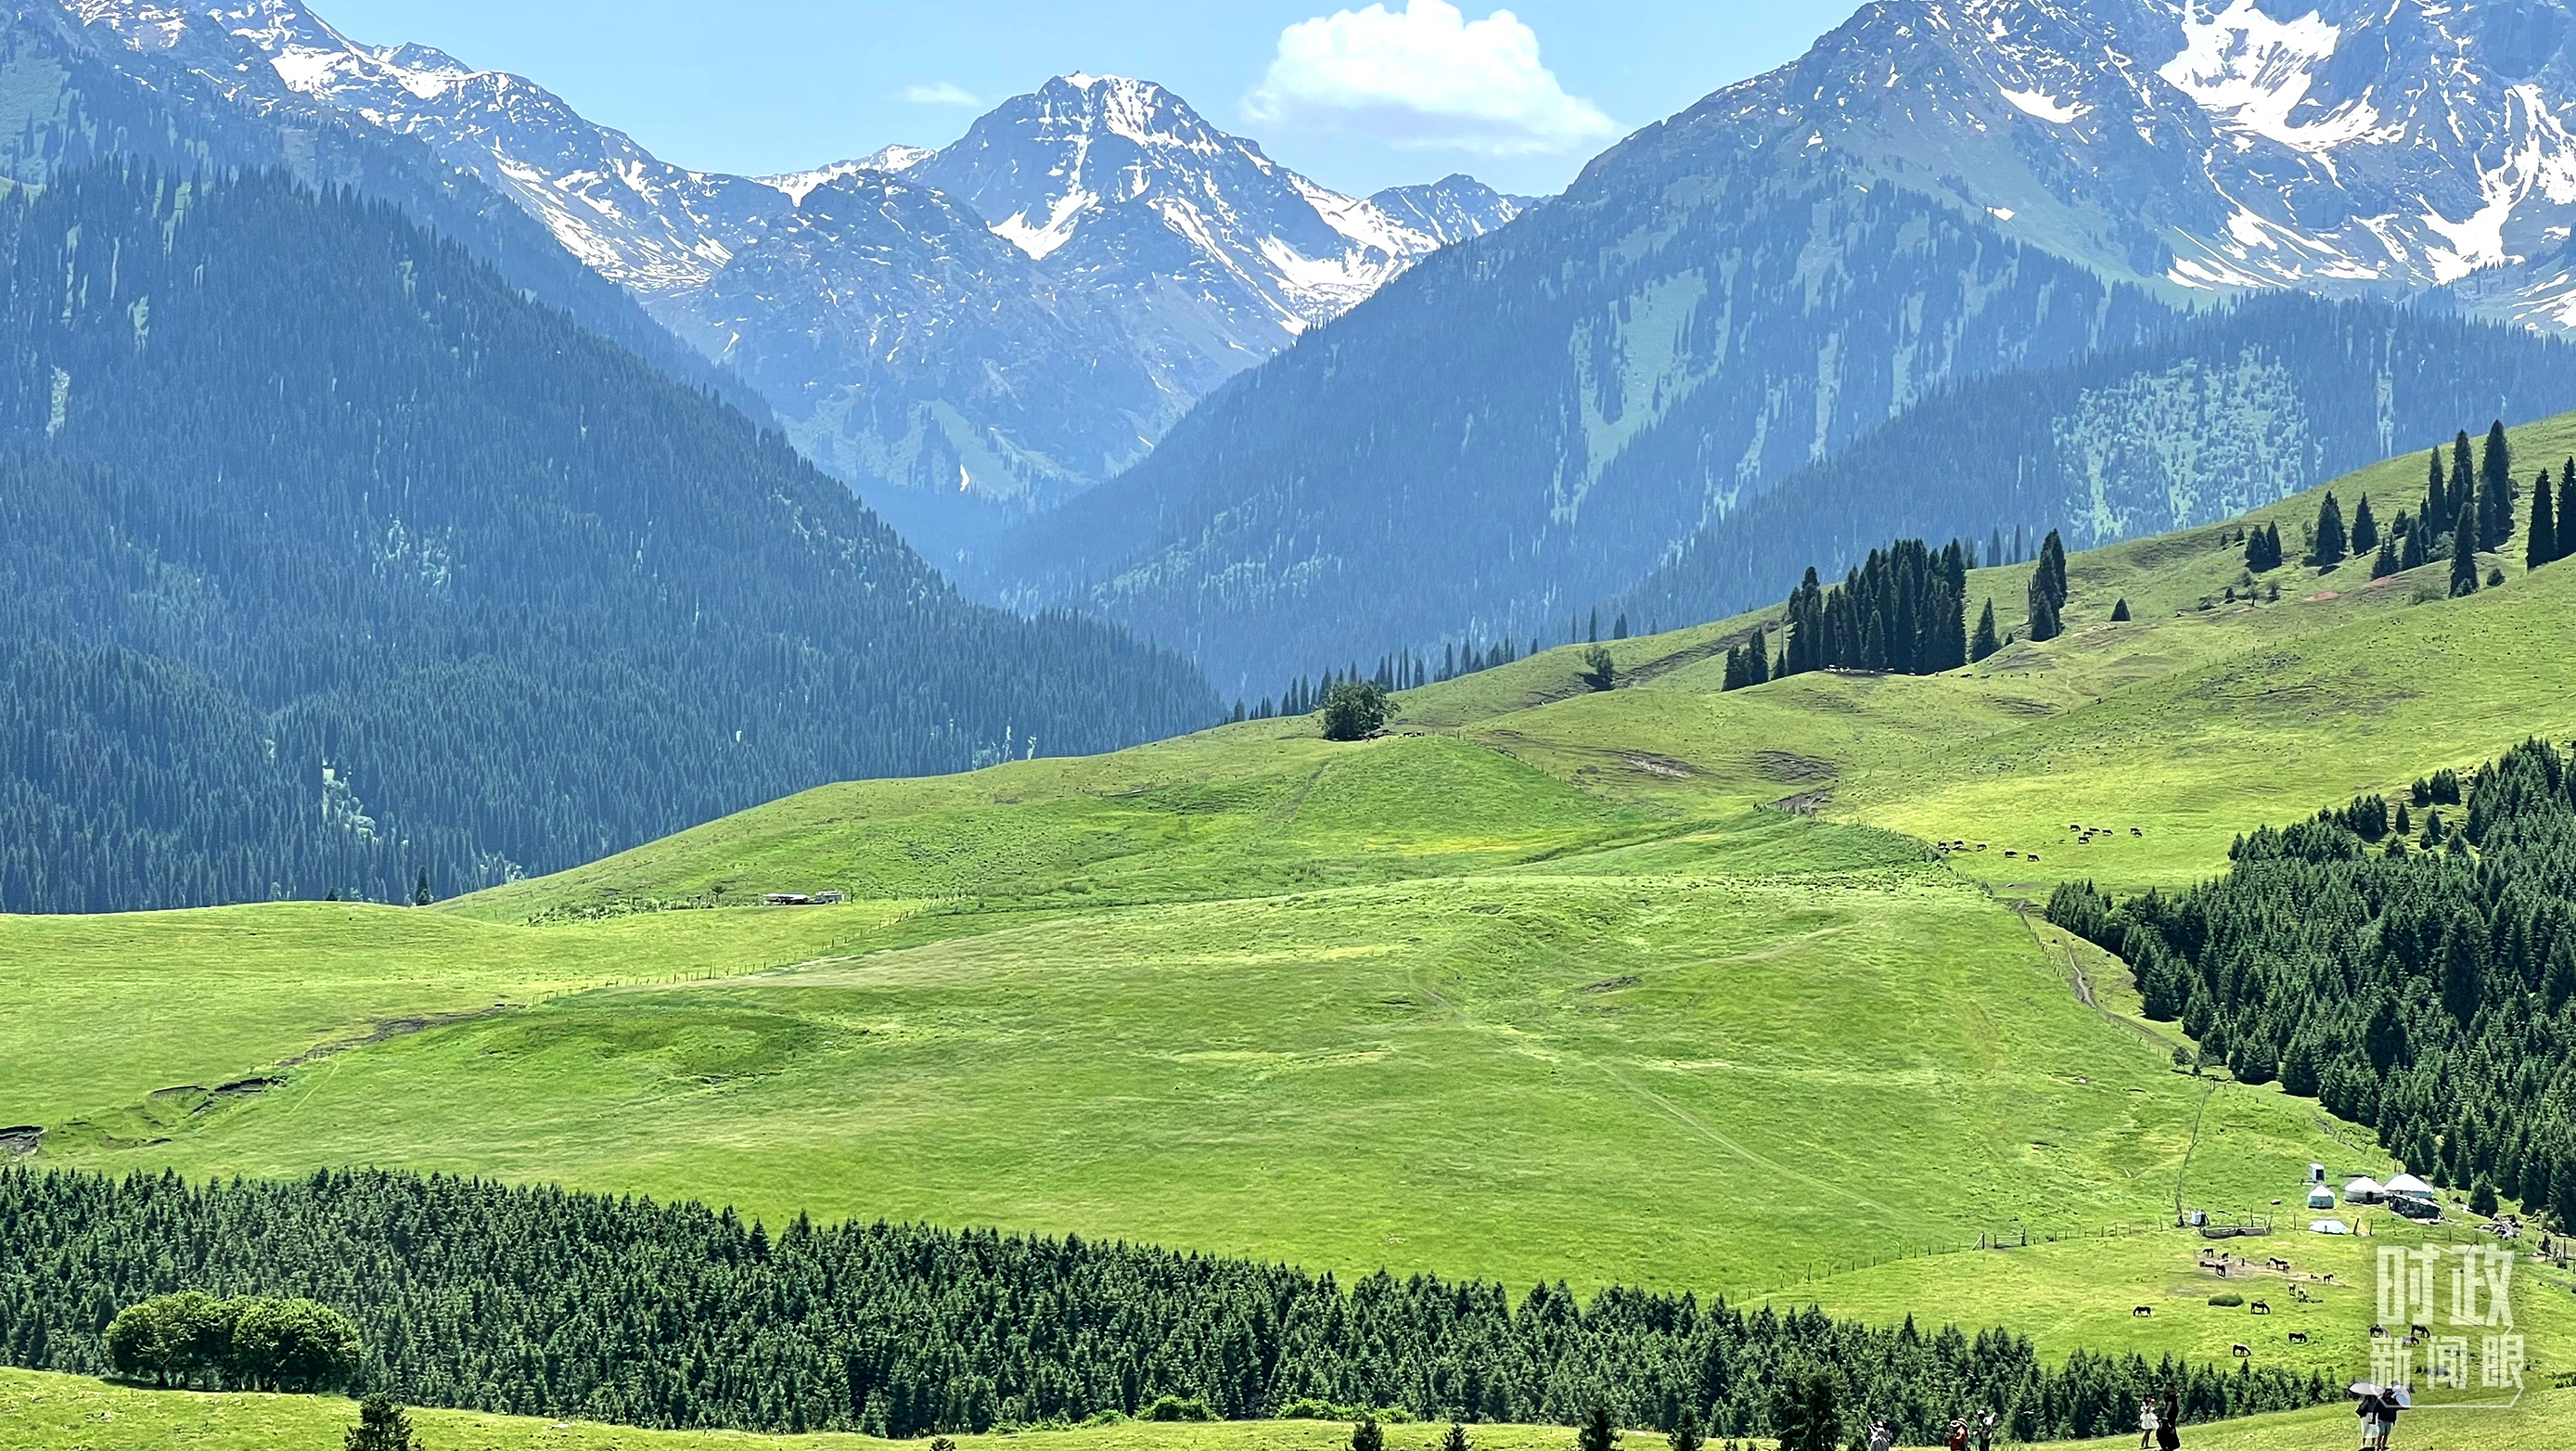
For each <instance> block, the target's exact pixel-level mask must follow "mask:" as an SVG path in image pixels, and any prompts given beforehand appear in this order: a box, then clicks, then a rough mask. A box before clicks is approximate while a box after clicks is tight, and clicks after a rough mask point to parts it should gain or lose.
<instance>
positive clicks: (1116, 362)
mask: <svg viewBox="0 0 2576 1451" xmlns="http://www.w3.org/2000/svg"><path fill="white" fill-rule="evenodd" d="M17 11H18V13H20V14H22V15H25V16H30V17H50V18H51V19H53V20H55V21H56V22H57V24H58V25H59V26H60V27H61V28H63V29H66V30H69V31H74V32H80V31H81V28H82V27H86V31H85V32H83V33H85V37H86V42H87V44H88V46H89V48H90V49H91V50H92V51H93V52H94V54H95V56H96V57H97V58H99V59H100V60H101V61H102V62H103V63H105V64H107V65H109V66H111V67H115V68H120V69H123V70H125V71H127V72H130V73H132V74H135V75H137V76H148V77H151V78H153V79H154V83H155V84H159V83H161V78H177V79H180V80H184V81H185V82H186V83H187V84H189V85H190V86H192V87H194V88H195V89H197V90H198V91H200V92H202V93H203V94H204V95H205V96H208V97H212V98H216V99H217V100H218V102H219V103H228V104H229V105H231V106H232V107H234V108H236V109H238V110H241V111H246V112H249V113H251V114H253V115H258V116H265V117H277V116H285V115H290V114H311V113H317V112H318V113H322V114H325V115H329V116H332V117H334V118H337V120H338V121H339V122H340V123H341V124H342V125H343V126H345V127H346V128H348V129H350V130H351V131H353V132H365V131H373V132H378V133H382V134H384V135H388V136H392V137H397V138H405V139H409V140H412V141H416V142H418V143H420V144H421V145H422V146H423V147H425V148H426V150H427V152H428V153H429V154H431V155H434V156H435V157H436V158H437V159H438V160H439V161H440V162H443V163H444V164H445V165H446V166H447V167H449V168H452V169H453V170H454V171H455V172H457V173H459V174H461V175H463V176H466V177H470V178H472V179H473V180H474V181H476V182H479V183H481V185H482V186H483V187H484V188H488V190H489V191H490V193H492V194H494V195H497V196H500V197H503V198H506V199H507V200H508V201H509V202H511V203H513V204H515V205H516V206H517V207H518V208H520V209H521V210H522V211H524V212H525V213H526V214H527V215H528V216H529V217H532V218H534V219H535V220H536V221H538V222H540V223H542V224H543V225H544V226H545V227H546V228H547V229H548V230H549V231H551V232H552V233H553V234H554V236H555V237H556V239H557V240H558V241H559V242H560V243H561V244H562V246H563V247H564V249H565V250H566V251H568V252H570V253H571V254H572V255H573V256H574V257H576V258H578V259H579V260H580V261H581V262H582V263H583V264H584V265H585V266H587V267H589V268H590V269H592V270H593V271H594V272H596V273H597V274H598V275H599V276H601V277H604V278H606V279H608V280H610V281H612V282H615V283H617V284H619V285H620V286H622V287H624V288H626V289H628V290H629V291H631V292H632V293H633V294H634V296H635V297H636V298H637V299H639V300H640V301H641V302H642V303H643V305H644V306H645V307H646V309H648V310H649V311H650V312H651V313H652V315H653V316H654V317H656V318H658V319H660V320H661V322H662V323H663V324H664V325H665V326H666V327H668V328H669V329H671V330H672V331H673V332H675V333H677V334H679V335H681V336H682V337H685V338H687V339H688V340H690V341H691V342H692V343H694V344H696V345H697V346H698V347H699V348H700V349H702V350H703V351H704V353H705V354H706V355H707V356H709V357H712V358H716V359H719V360H722V361H725V362H728V363H732V364H734V365H736V366H737V367H738V368H739V369H740V371H741V372H742V373H743V374H744V375H745V376H746V377H748V378H750V379H752V380H753V381H754V383H755V385H756V387H757V389H758V391H759V393H760V395H761V396H762V397H763V398H764V399H765V400H766V401H767V402H768V403H769V404H770V405H771V406H772V407H774V408H775V409H776V410H777V412H778V414H779V416H780V417H781V418H782V419H783V420H784V421H785V423H786V424H787V427H788V431H789V434H790V436H791V437H792V438H793V439H794V440H795V441H796V442H797V444H798V445H799V447H800V448H802V449H804V450H805V451H806V453H807V454H808V455H809V456H810V457H813V458H815V459H817V460H818V461H820V462H822V463H824V464H825V465H826V466H828V467H831V468H833V469H834V470H836V471H838V472H840V473H841V474H842V475H843V476H844V477H846V478H848V479H850V480H851V481H852V482H854V483H856V484H858V485H860V486H861V487H863V488H869V489H870V492H871V493H874V492H875V490H874V489H873V488H872V487H871V486H873V485H877V484H880V483H882V484H893V485H898V486H901V487H904V488H907V489H912V490H916V491H920V493H921V494H922V495H923V496H924V499H925V500H927V501H930V502H936V501H937V500H939V499H942V498H944V499H947V500H949V501H951V502H955V501H957V500H959V499H960V498H962V500H963V501H964V502H965V503H966V504H967V505H968V506H969V507H968V508H967V510H966V511H965V512H963V513H957V514H954V516H953V517H952V518H951V519H950V522H951V523H953V524H956V525H959V526H960V527H962V528H964V529H965V531H966V535H967V536H971V535H972V534H973V533H974V532H975V529H976V528H977V527H979V525H978V521H981V520H985V519H988V518H989V519H996V520H998V519H999V518H1002V517H1004V515H1003V514H997V513H994V512H993V511H992V510H991V509H989V508H986V509H977V508H974V507H972V506H975V505H979V504H980V505H994V504H1000V505H1004V506H1007V510H1008V511H1010V512H1023V513H1024V512H1025V511H1027V510H1029V509H1031V508H1036V507H1041V506H1043V505H1045V504H1048V503H1052V502H1055V501H1057V500H1060V499H1062V498H1065V497H1069V496H1070V495H1071V494H1073V493H1077V492H1079V491H1080V490H1081V489H1083V488H1085V487H1087V486H1088V485H1090V484H1091V483H1092V482H1094V481H1096V480H1097V479H1099V478H1102V477H1105V476H1106V475H1108V474H1110V473H1113V472H1115V471H1117V470H1118V469H1120V468H1123V467H1126V466H1127V465H1129V464H1132V463H1133V462H1134V461H1135V460H1137V459H1138V458H1140V457H1142V456H1143V455H1144V454H1145V452H1146V451H1147V450H1149V449H1150V448H1151V447H1152V446H1153V444H1154V442H1155V441H1156V440H1157V439H1159V438H1160V437H1161V436H1162V433H1163V432H1164V430H1165V429H1167V428H1168V427H1169V426H1170V425H1171V423H1172V422H1173V421H1174V420H1175V419H1177V418H1178V417H1179V416H1180V415H1181V414H1182V413H1183V412H1185V411H1186V410H1187V409H1188V408H1189V406H1190V405H1191V404H1192V403H1194V402H1196V401H1197V400H1198V399H1199V398H1200V397H1201V396H1203V395H1204V394H1205V393H1206V392H1207V391H1208V390H1209V389H1211V388H1213V387H1215V386H1216V385H1217V384H1219V383H1221V382H1223V381H1224V380H1225V379H1227V378H1229V377H1231V376H1233V375H1234V374H1235V373H1237V372H1239V371H1241V370H1242V369H1244V368H1246V367H1249V366H1251V365H1252V364H1254V363H1257V362H1259V361H1261V360H1262V359H1264V358H1267V357H1269V356H1270V355H1271V354H1273V353H1275V352H1277V351H1278V350H1279V349H1281V348H1283V347H1285V346H1287V345H1288V344H1289V343H1291V342H1293V341H1294V340H1295V339H1296V338H1297V336H1298V335H1299V334H1300V333H1302V332H1303V331H1304V330H1305V329H1306V328H1308V327H1311V326H1313V325H1314V324H1316V323H1319V322H1322V321H1324V320H1326V319H1328V318H1330V317H1333V316H1335V315H1336V314H1338V313H1340V312H1342V311H1344V310H1345V309H1347V308H1348V307H1350V306H1351V304H1353V303H1355V302H1357V301H1359V300H1360V299H1361V298H1363V297H1366V296H1367V295H1368V294H1369V293H1370V292H1372V291H1374V290H1375V289H1376V288H1378V287H1379V286H1382V285H1383V284H1384V283H1385V282H1386V281H1387V280H1388V279H1389V278H1391V277H1393V276H1395V275H1396V274H1398V273H1400V272H1401V271H1403V270H1404V268H1405V267H1407V266H1409V265H1411V264H1412V263H1413V262H1414V261H1415V260H1417V259H1418V258H1420V257H1422V256H1423V255H1425V254H1426V253H1428V252H1430V251H1432V250H1434V249H1436V248H1437V247H1439V246H1441V245H1442V244H1443V243H1444V242H1446V241H1453V240H1457V239H1459V238H1462V237H1466V236H1472V235H1475V234H1477V233H1478V232H1480V231H1484V230H1489V229H1491V228H1492V227H1495V226H1499V225H1501V224H1502V223H1503V222H1505V221H1508V220H1510V219H1511V217H1512V216H1514V215H1515V214H1517V212H1518V211H1519V210H1520V206H1521V204H1520V203H1519V202H1518V201H1516V200H1514V199H1511V198H1506V197H1502V196H1498V195H1496V194H1495V193H1493V192H1491V191H1490V190H1487V189H1486V188H1484V187H1482V186H1480V185H1478V184H1477V183H1476V182H1474V181H1472V180H1470V179H1468V178H1466V177H1451V178H1449V179H1448V180H1446V181H1443V182H1438V183H1434V184H1432V185H1430V186H1426V187H1415V188H1406V189H1403V190H1402V191H1401V192H1399V193H1390V194H1389V198H1390V201H1389V204H1388V205H1387V206H1384V207H1381V206H1380V205H1379V203H1378V202H1377V201H1374V200H1358V199H1354V198H1350V197H1344V196H1340V195H1338V194H1336V193H1333V192H1331V191H1328V190H1326V189H1324V188H1322V187H1319V186H1317V185H1315V184H1314V183H1312V182H1310V181H1307V180H1306V179H1305V178H1303V177H1300V176H1297V175H1296V174H1295V173H1293V172H1290V171H1287V170H1286V169H1284V168H1282V167H1280V166H1278V165H1277V164H1275V163H1273V162H1272V161H1270V160H1269V159H1268V158H1267V157H1265V156H1264V155H1262V153H1261V150H1260V148H1259V147H1258V146H1255V145H1254V144H1252V143H1251V142H1248V141H1244V140H1241V139H1239V138H1236V137H1231V136H1227V135H1225V134H1224V133H1222V132H1220V131H1217V130H1216V129H1214V128H1213V127H1211V126H1209V125H1208V124H1207V122H1206V121H1204V120H1203V119H1201V118H1200V117H1199V116H1198V115H1197V114H1196V113H1195V112H1193V111H1192V110H1191V109H1190V108H1189V107H1188V106H1187V105H1186V104H1185V103H1183V102H1182V101H1181V100H1180V99H1179V98H1178V97H1176V96H1174V95H1172V94H1171V93H1170V92H1168V91H1165V90H1163V89H1162V88H1160V87H1158V86H1153V85H1150V84H1146V83H1143V82H1138V81H1128V80H1120V79H1115V78H1100V77H1090V76H1076V77H1065V78H1060V79H1057V80H1054V81H1050V82H1049V83H1048V84H1047V85H1046V86H1045V87H1043V88H1042V89H1040V90H1039V91H1037V92H1036V93H1034V94H1031V95H1027V96H1021V97H1017V98H1015V99H1013V100H1010V101H1007V102H1005V103H1004V104H1003V105H1002V106H1001V107H1000V108H999V109H997V110H996V111H994V112H993V114H991V115H989V116H986V117H985V118H983V119H982V120H980V121H978V122H977V123H976V124H975V126H974V127H973V129H972V130H970V131H969V133H968V134H967V136H966V137H965V138H964V139H963V140H962V141H960V142H959V143H958V144H956V145H955V146H952V147H949V148H947V149H946V150H944V151H940V152H935V153H934V152H928V151H924V150H921V149H919V148H914V147H888V148H886V149H885V150H882V151H880V152H878V153H876V154H874V155H872V156H869V157H865V158H861V159H857V160H852V161H844V162H838V163H834V164H832V165H829V166H824V167H819V168H816V169H814V170H812V171H805V172H797V173H790V174H786V175H781V176H774V177H765V178H750V177H739V176H726V175H722V174H716V173H706V172H694V171H689V170H686V169H684V168H681V167H677V166H673V165H671V164H669V163H667V162H664V161H662V160H660V159H659V158H657V157H655V156H653V155H652V154H651V153H649V152H647V151H646V150H644V149H643V148H642V147H640V146H638V145H636V144H635V142H634V141H633V140H632V139H631V138H629V137H627V136H626V135H625V134H623V133H622V132H619V131H616V130H612V129H610V128H608V127H604V126H600V125H597V124H595V123H593V122H591V121H589V120H587V119H585V118H584V117H582V116H581V115H580V114H578V113H577V112H575V111H574V110H573V109H572V108H571V107H570V106H569V105H567V104H565V102H564V101H563V100H562V99H561V98H560V97H557V96H555V95H554V94H552V93H551V92H549V91H547V90H545V89H544V88H543V87H542V86H539V85H536V84H533V83H531V82H530V81H528V80H526V79H523V78H521V77H518V76H513V75H509V74H505V73H502V72H498V71H484V70H477V69H475V68H473V67H472V66H469V65H467V64H465V63H464V62H462V61H459V60H457V59H456V58H454V57H452V56H449V55H446V54H444V53H442V52H440V51H437V50H433V49H430V48H428V47H424V46H415V45H402V46H387V47H378V46H368V45H362V44H359V43H357V42H355V41H352V40H350V39H348V38H347V37H345V36H343V35H341V34H340V33H339V32H337V31H336V30H334V29H332V28H331V26H330V25H328V24H327V23H325V22H324V21H323V20H322V19H321V18H320V17H318V16H316V15H315V14H314V13H313V12H312V11H310V10H309V9H307V8H306V7H305V6H303V5H302V4H300V3H298V0H243V3H239V4H235V5H228V6H222V7H218V6H215V5H213V4H202V5H187V6H172V5H167V4H161V3H156V0H18V3H17ZM891 174H901V175H903V176H905V177H906V178H907V179H908V180H910V181H913V182H916V183H918V184H919V185H920V186H926V187H928V188H931V189H933V190H937V191H942V192H946V193H948V194H949V196H950V198H951V203H952V204H929V203H916V204H913V205H904V206H880V207H874V208H871V207H868V206H867V205H865V204H863V203H860V202H857V201H856V200H855V199H854V197H853V196H851V195H843V196H839V197H833V198H825V199H823V200H822V201H821V202H820V203H819V205H820V208H821V210H820V212H819V213H818V214H817V215H815V216H811V217H806V216H802V215H800V208H801V207H803V206H804V205H806V204H809V203H814V202H815V199H816V193H817V191H818V189H820V188H825V187H829V186H834V185H839V184H843V183H849V184H852V185H854V186H855V187H856V188H857V191H858V192H860V193H866V192H867V191H868V186H869V183H868V180H867V179H868V178H871V177H883V176H886V175H891ZM881 199H882V198H881ZM961 208H962V210H961ZM967 221H973V222H974V223H975V224H976V225H981V226H989V227H990V228H991V229H992V230H993V231H994V232H995V233H996V234H997V235H998V236H1000V237H1002V238H1004V239H1006V240H1008V241H1009V242H1010V243H1011V244H1013V246H1014V247H1015V248H1016V249H1017V250H1018V251H1019V252H1020V253H1021V258H1020V260H1019V261H1018V262H1012V261H1010V260H1008V259H1004V258H1002V257H1000V256H999V254H996V253H993V252H991V250H990V249H979V248H974V247H970V246H967V245H965V244H962V243H959V242H958V241H956V239H955V238H954V236H953V229H954V228H955V227H956V226H957V225H960V224H963V223H964V222H967ZM913 223H918V224H920V225H923V226H925V227H927V228H929V230H928V231H927V232H925V233H923V234H921V235H918V236H913V235H898V234H897V233H896V231H893V230H889V229H898V230H899V229H900V228H902V227H904V226H906V225H910V224H913ZM754 253H756V254H757V255H756V256H751V257H750V261H749V265H748V266H747V267H746V269H745V275H743V276H739V277H733V278H724V279H723V280H721V281H720V280H719V279H720V278H721V277H722V274H723V273H724V272H725V271H726V270H727V269H728V268H729V267H730V266H732V265H733V264H734V262H735V261H736V259H737V258H738V257H745V256H748V255H750V254H754ZM931 257H937V258H938V259H939V261H938V264H937V265H936V266H935V267H933V268H932V269H931V270H929V271H926V272H917V271H909V270H904V269H903V268H902V267H901V266H898V267H897V268H896V270H894V271H891V272H888V271H880V270H877V269H879V268H880V267H882V266H883V265H884V264H885V263H886V262H887V261H888V260H889V259H905V258H908V259H912V260H914V261H922V260H924V259H928V258H931ZM1024 264H1025V265H1024ZM854 268H855V269H858V270H851V269H854ZM773 289H775V290H774V291H773ZM1041 319H1042V320H1041ZM1068 347H1070V348H1071V349H1072V351H1068ZM1140 378H1142V379H1143V380H1144V383H1145V391H1144V392H1142V393H1140V392H1139V391H1138V386H1137V384H1138V380H1139V379H1140ZM910 507H911V509H912V511H913V512H914V513H916V514H919V513H921V511H922V509H923V508H924V507H925V503H923V502H915V503H913V504H912V505H911V506H910ZM897 512H898V513H899V514H900V513H903V512H905V509H904V506H902V505H901V504H899V505H898V507H897ZM923 517H924V519H925V521H927V520H928V518H929V516H927V515H924V516H923Z"/></svg>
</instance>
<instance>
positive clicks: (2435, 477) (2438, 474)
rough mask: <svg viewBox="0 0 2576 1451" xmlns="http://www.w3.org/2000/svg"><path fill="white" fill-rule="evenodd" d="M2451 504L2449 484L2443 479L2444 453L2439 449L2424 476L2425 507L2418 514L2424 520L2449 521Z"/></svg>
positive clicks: (2434, 453)
mask: <svg viewBox="0 0 2576 1451" xmlns="http://www.w3.org/2000/svg"><path fill="white" fill-rule="evenodd" d="M2450 503H2451V499H2450V493H2449V488H2448V484H2447V481H2446V480H2444V478H2443V477H2442V451H2441V450H2440V449H2438V448H2437V449H2435V450H2433V459H2432V463H2431V465H2430V467H2429V468H2428V469H2427V470H2426V473H2425V476H2424V507H2423V508H2421V509H2419V510H2417V511H2416V513H2417V515H2418V516H2419V517H2420V518H2424V519H2447V518H2449V517H2451V509H2450Z"/></svg>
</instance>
